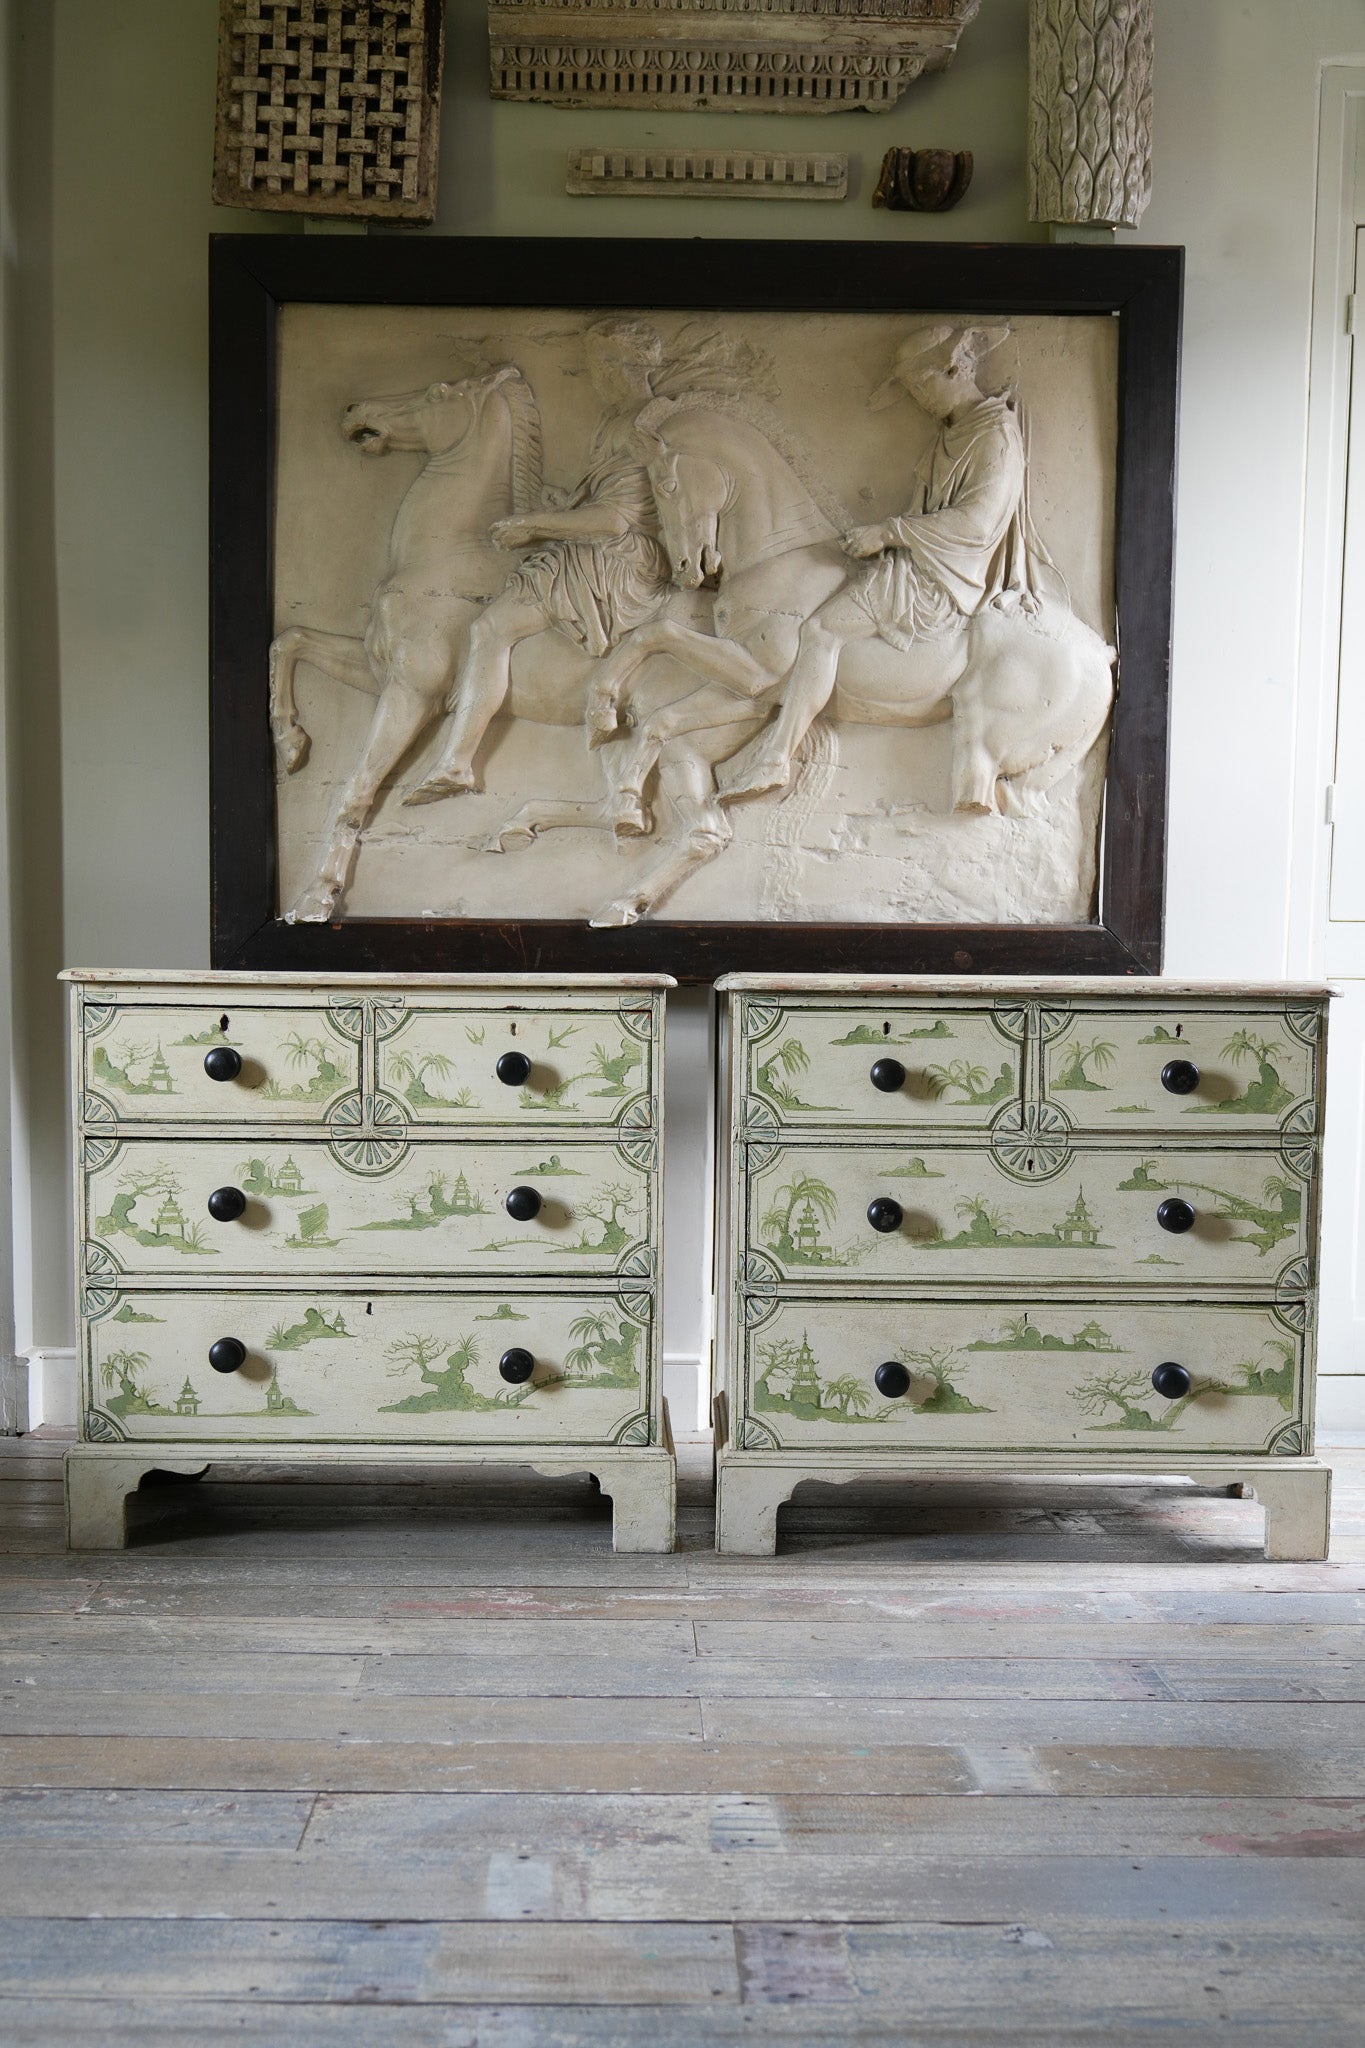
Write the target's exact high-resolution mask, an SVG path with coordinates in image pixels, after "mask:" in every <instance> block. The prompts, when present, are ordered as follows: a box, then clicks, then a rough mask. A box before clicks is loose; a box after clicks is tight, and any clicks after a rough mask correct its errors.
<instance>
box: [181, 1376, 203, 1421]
mask: <svg viewBox="0 0 1365 2048" xmlns="http://www.w3.org/2000/svg"><path fill="white" fill-rule="evenodd" d="M202 1406H203V1403H202V1402H201V1400H200V1399H199V1396H198V1394H196V1393H195V1391H194V1388H193V1387H192V1386H191V1385H190V1382H189V1378H188V1376H187V1377H186V1380H185V1384H184V1386H183V1387H182V1388H181V1389H180V1392H179V1393H178V1394H177V1395H176V1397H175V1412H176V1414H177V1415H197V1414H198V1413H199V1410H200V1408H201V1407H202Z"/></svg>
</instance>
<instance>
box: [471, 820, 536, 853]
mask: <svg viewBox="0 0 1365 2048" xmlns="http://www.w3.org/2000/svg"><path fill="white" fill-rule="evenodd" d="M535 843H536V828H535V826H534V825H504V826H503V827H502V829H501V830H500V831H498V832H495V833H494V834H493V836H492V838H491V839H485V840H484V843H483V850H484V852H485V853H524V852H525V850H526V848H527V847H528V846H534V845H535Z"/></svg>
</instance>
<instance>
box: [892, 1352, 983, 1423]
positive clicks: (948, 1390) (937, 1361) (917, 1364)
mask: <svg viewBox="0 0 1365 2048" xmlns="http://www.w3.org/2000/svg"><path fill="white" fill-rule="evenodd" d="M903 1357H904V1360H905V1363H906V1364H907V1365H912V1366H913V1367H914V1368H915V1376H916V1378H919V1379H928V1380H930V1381H932V1383H933V1389H934V1390H933V1392H932V1393H931V1394H930V1395H929V1396H928V1398H927V1399H926V1400H923V1401H916V1403H915V1413H916V1414H917V1415H989V1414H990V1413H991V1412H992V1411H991V1410H990V1409H989V1408H981V1407H978V1406H977V1404H976V1402H975V1401H972V1400H969V1399H968V1397H967V1395H966V1394H964V1393H963V1392H962V1391H961V1389H960V1388H959V1387H958V1386H957V1384H956V1379H957V1377H960V1376H961V1374H962V1373H963V1372H964V1371H965V1370H966V1368H967V1365H968V1361H967V1360H966V1359H964V1358H962V1357H961V1356H960V1354H959V1353H958V1352H957V1350H956V1349H955V1348H954V1346H953V1345H951V1344H935V1345H929V1346H927V1347H926V1348H925V1349H924V1350H923V1351H907V1352H905V1353H904V1354H903Z"/></svg>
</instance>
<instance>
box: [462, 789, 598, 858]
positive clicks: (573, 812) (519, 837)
mask: <svg viewBox="0 0 1365 2048" xmlns="http://www.w3.org/2000/svg"><path fill="white" fill-rule="evenodd" d="M610 809H611V799H610V798H609V797H606V798H604V797H600V796H599V797H593V798H583V797H563V798H559V797H533V798H532V799H531V801H530V802H529V803H524V804H523V805H522V807H521V809H520V810H519V811H514V812H513V813H512V816H511V817H510V818H509V819H508V820H507V822H506V824H504V825H500V826H499V827H498V829H497V831H496V832H494V833H493V834H492V836H491V837H490V838H488V839H486V840H485V841H484V848H483V850H484V852H485V853H515V852H519V851H521V850H522V849H523V848H525V847H528V846H531V845H534V843H535V841H536V839H537V838H538V837H539V835H540V834H541V833H542V832H553V831H554V830H556V828H557V827H560V826H567V825H605V824H607V823H608V822H609V813H610Z"/></svg>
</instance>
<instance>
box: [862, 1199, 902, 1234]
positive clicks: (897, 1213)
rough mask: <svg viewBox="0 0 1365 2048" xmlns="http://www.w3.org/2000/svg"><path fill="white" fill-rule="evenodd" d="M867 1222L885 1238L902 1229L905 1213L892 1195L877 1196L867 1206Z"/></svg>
mask: <svg viewBox="0 0 1365 2048" xmlns="http://www.w3.org/2000/svg"><path fill="white" fill-rule="evenodd" d="M867 1220H868V1222H869V1223H870V1224H871V1225H872V1228H873V1229H874V1230H879V1231H880V1232H881V1233H882V1235H883V1237H885V1236H887V1235H889V1233H890V1232H891V1231H893V1230H899V1229H900V1227H901V1225H902V1223H904V1221H905V1211H904V1209H902V1207H901V1205H900V1203H899V1202H897V1201H893V1200H892V1198H891V1196H890V1195H877V1196H876V1197H875V1198H874V1199H873V1200H872V1201H870V1202H869V1203H868V1205H867Z"/></svg>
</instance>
